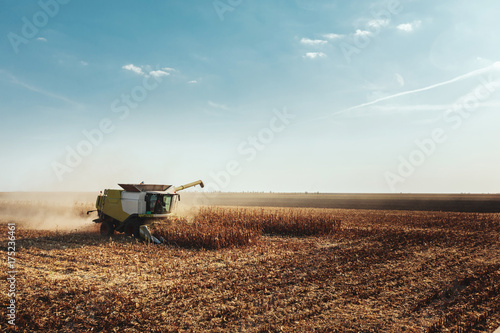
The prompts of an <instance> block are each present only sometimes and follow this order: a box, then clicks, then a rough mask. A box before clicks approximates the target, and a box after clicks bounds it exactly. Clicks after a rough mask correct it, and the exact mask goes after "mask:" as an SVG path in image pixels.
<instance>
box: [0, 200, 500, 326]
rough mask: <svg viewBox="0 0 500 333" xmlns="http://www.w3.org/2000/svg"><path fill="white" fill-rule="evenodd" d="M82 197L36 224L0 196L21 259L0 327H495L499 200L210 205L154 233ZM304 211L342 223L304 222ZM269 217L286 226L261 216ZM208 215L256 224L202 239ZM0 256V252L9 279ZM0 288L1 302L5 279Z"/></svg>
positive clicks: (216, 220)
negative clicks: (374, 206) (466, 208)
mask: <svg viewBox="0 0 500 333" xmlns="http://www.w3.org/2000/svg"><path fill="white" fill-rule="evenodd" d="M79 205H82V206H81V207H80V212H81V211H83V210H85V209H87V205H86V204H85V203H70V204H69V205H68V209H74V211H72V213H71V214H70V215H69V216H71V217H68V219H72V221H74V222H78V224H77V225H78V228H74V229H73V230H72V229H71V228H65V229H61V228H59V229H57V230H55V229H52V230H46V229H44V228H38V227H37V228H33V227H32V225H30V222H29V219H27V218H26V217H25V216H24V217H21V216H20V215H16V214H13V213H12V214H11V213H9V214H7V215H6V214H5V209H6V208H5V206H2V205H0V209H2V210H1V211H0V212H2V221H1V222H2V224H1V230H2V232H1V244H2V250H3V251H4V252H6V251H7V242H8V239H7V238H8V224H7V223H9V222H11V223H15V225H16V229H15V237H16V241H15V242H16V244H15V245H16V254H15V256H16V272H17V273H16V311H17V312H16V315H17V317H16V326H15V328H13V327H11V326H10V325H8V324H7V323H6V321H5V320H4V321H1V322H0V325H1V326H0V328H1V330H2V331H8V332H9V331H18V332H47V331H54V332H89V331H96V332H99V331H104V332H183V331H185V332H200V331H228V332H234V331H242V332H243V331H248V332H268V331H269V332H311V331H316V332H493V331H494V330H495V329H496V328H497V327H498V326H500V296H499V295H500V244H499V242H498V241H499V236H500V214H491V213H489V214H487V213H444V212H414V211H384V210H376V211H375V210H346V209H313V208H308V209H286V210H283V209H278V208H266V209H261V208H241V207H240V208H220V207H219V208H217V207H212V208H204V209H202V210H201V211H200V212H199V213H198V215H195V216H194V217H191V218H190V220H191V222H189V223H191V224H190V226H191V227H193V228H194V227H196V224H193V221H198V222H196V223H203V226H204V228H207V229H206V230H201V232H198V233H196V229H195V228H194V229H191V232H192V234H189V233H185V234H184V236H183V237H184V238H183V239H184V240H185V243H179V244H174V245H173V243H175V242H171V244H167V245H156V246H155V245H148V244H144V243H140V242H137V241H136V240H135V239H132V238H128V237H125V236H124V235H123V234H117V235H115V236H113V237H111V238H109V239H103V238H101V237H100V235H99V233H98V226H97V225H94V224H92V223H90V222H88V221H89V220H91V218H87V217H86V216H85V217H81V214H80V212H79V211H78V207H79ZM89 205H90V204H89ZM75 207H76V208H75ZM42 210H43V209H42ZM14 211H16V210H14ZM41 216H42V217H43V220H45V219H47V218H49V213H47V212H46V213H43V214H41ZM271 216H272V218H271ZM290 221H291V223H287V222H290ZM301 221H302V223H305V224H307V223H309V225H310V226H311V225H312V226H314V223H315V221H340V223H337V222H336V223H337V224H333V225H334V226H335V228H332V229H329V230H328V231H327V232H322V231H321V230H322V229H321V228H320V229H318V230H319V231H318V232H317V233H312V235H311V234H307V233H304V232H303V231H304V230H307V228H302V229H301V228H300V223H301ZM186 223H188V222H186ZM273 223H274V225H275V226H278V227H279V228H281V229H270V230H267V231H265V230H264V228H266V226H267V225H271V226H272V225H273ZM210 225H213V227H214V228H216V230H219V231H217V232H227V233H228V234H229V235H231V232H236V231H237V230H239V232H240V233H241V232H242V230H243V231H244V232H247V231H248V232H250V233H252V235H253V236H252V237H256V238H255V239H254V241H252V242H246V243H241V244H240V243H235V244H231V246H228V247H223V246H221V247H217V249H213V250H207V249H204V248H203V246H199V245H196V244H198V243H197V242H198V238H196V237H198V236H196V237H194V236H192V235H193V234H194V235H199V234H204V233H209V232H213V230H210V229H209V226H210ZM318 225H320V226H321V225H322V224H321V223H319V224H318ZM224 228H226V229H224ZM245 230H246V231H245ZM290 230H292V231H293V232H290ZM301 230H302V231H301ZM179 231H181V230H179ZM198 231H200V230H198ZM255 232H258V234H255ZM173 234H175V233H172V235H173ZM166 236H168V235H166ZM231 237H232V236H230V238H229V239H232V238H231ZM190 241H191V243H190ZM5 257H6V256H4V258H5ZM6 266H7V262H6V261H2V274H4V276H2V279H3V280H4V281H5V272H7V271H8V268H7V267H6ZM4 288H5V291H6V290H7V285H4ZM1 295H2V298H1V304H2V307H4V309H6V307H7V304H8V301H9V300H8V298H7V293H6V292H2V294H1Z"/></svg>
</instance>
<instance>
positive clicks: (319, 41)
mask: <svg viewBox="0 0 500 333" xmlns="http://www.w3.org/2000/svg"><path fill="white" fill-rule="evenodd" d="M300 42H301V43H302V44H304V45H325V44H326V43H328V41H326V40H322V39H309V38H302V39H301V40H300Z"/></svg>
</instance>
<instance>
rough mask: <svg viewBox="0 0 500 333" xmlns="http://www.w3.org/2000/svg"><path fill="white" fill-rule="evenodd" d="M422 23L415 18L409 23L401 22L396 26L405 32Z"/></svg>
mask: <svg viewBox="0 0 500 333" xmlns="http://www.w3.org/2000/svg"><path fill="white" fill-rule="evenodd" d="M421 25H422V21H420V20H416V21H413V22H411V23H403V24H400V25H398V26H397V28H398V30H401V31H405V32H412V31H414V30H415V29H418V28H420V26H421Z"/></svg>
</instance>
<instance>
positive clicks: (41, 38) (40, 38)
mask: <svg viewBox="0 0 500 333" xmlns="http://www.w3.org/2000/svg"><path fill="white" fill-rule="evenodd" d="M36 40H39V41H41V42H46V41H47V38H43V37H38V38H37V39H36Z"/></svg>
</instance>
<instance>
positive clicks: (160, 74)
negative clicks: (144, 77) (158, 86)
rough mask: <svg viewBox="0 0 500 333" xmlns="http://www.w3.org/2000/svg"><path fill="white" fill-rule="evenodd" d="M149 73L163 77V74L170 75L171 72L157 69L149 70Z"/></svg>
mask: <svg viewBox="0 0 500 333" xmlns="http://www.w3.org/2000/svg"><path fill="white" fill-rule="evenodd" d="M149 75H151V76H154V77H161V76H167V75H170V73H167V72H165V71H162V70H157V71H151V72H149Z"/></svg>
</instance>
